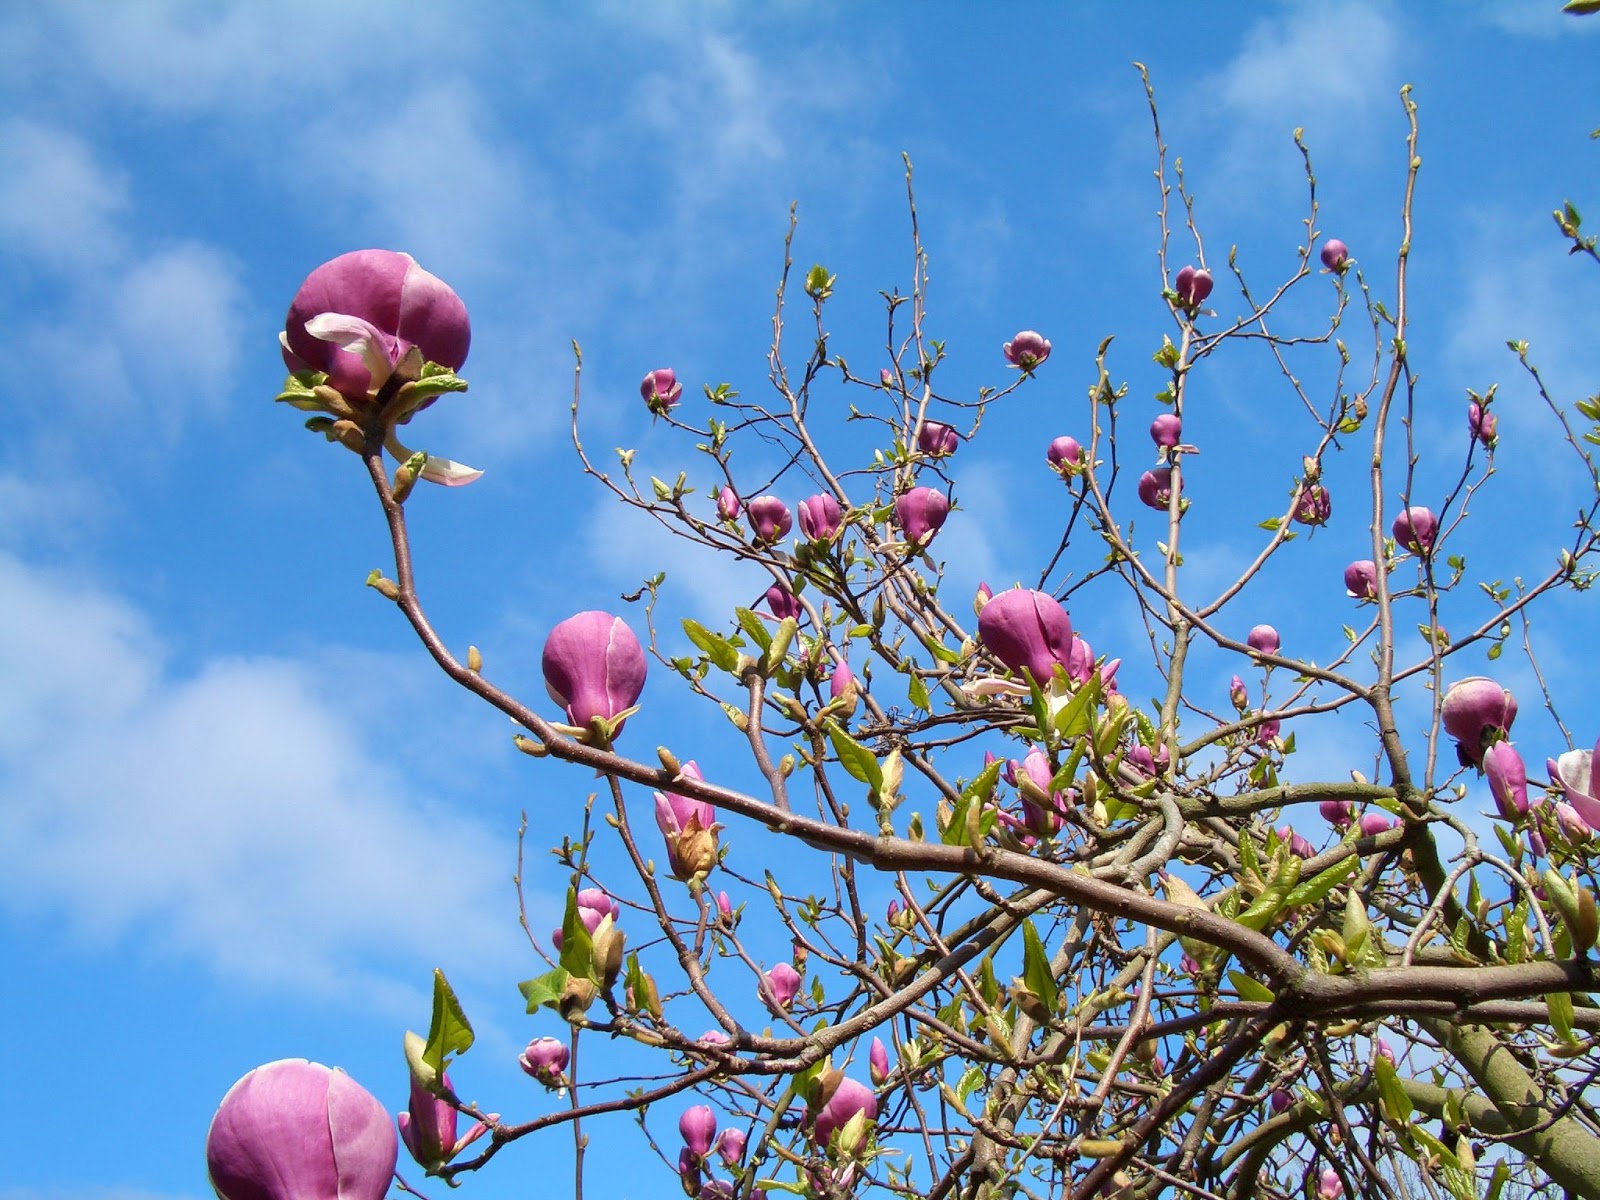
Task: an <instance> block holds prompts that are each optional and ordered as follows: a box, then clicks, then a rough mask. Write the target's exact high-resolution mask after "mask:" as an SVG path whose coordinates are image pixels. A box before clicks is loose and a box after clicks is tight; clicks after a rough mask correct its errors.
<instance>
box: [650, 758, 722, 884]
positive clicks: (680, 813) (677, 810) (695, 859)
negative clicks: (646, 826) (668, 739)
mask: <svg viewBox="0 0 1600 1200" xmlns="http://www.w3.org/2000/svg"><path fill="white" fill-rule="evenodd" d="M678 775H679V778H681V779H692V780H694V781H695V782H696V783H700V782H704V780H705V776H704V775H702V774H701V773H700V768H699V767H698V766H696V765H695V763H694V761H693V760H692V759H691V760H690V761H689V762H686V763H684V764H683V769H682V770H681V771H680V772H679V773H678ZM655 797H656V826H657V828H659V829H660V830H661V836H662V837H663V838H665V839H666V843H667V862H668V864H669V865H670V866H671V868H672V876H673V878H674V879H692V878H693V877H694V876H695V875H696V874H699V873H702V872H706V871H709V870H710V869H711V868H712V867H713V866H715V865H716V862H717V830H718V829H720V828H721V826H720V825H718V824H717V810H716V808H715V807H713V806H712V804H711V803H710V802H709V801H707V800H695V799H693V798H691V797H689V796H680V795H678V794H677V793H676V792H657V793H656V794H655Z"/></svg>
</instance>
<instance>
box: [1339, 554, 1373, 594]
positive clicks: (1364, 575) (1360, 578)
mask: <svg viewBox="0 0 1600 1200" xmlns="http://www.w3.org/2000/svg"><path fill="white" fill-rule="evenodd" d="M1344 590H1345V594H1346V595H1348V596H1354V597H1355V598H1356V599H1357V600H1376V599H1377V598H1378V564H1377V563H1375V562H1373V561H1372V560H1371V559H1370V558H1364V559H1362V560H1361V561H1360V562H1353V563H1351V564H1350V565H1349V566H1348V567H1346V568H1345V569H1344Z"/></svg>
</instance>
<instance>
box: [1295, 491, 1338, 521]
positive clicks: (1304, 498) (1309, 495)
mask: <svg viewBox="0 0 1600 1200" xmlns="http://www.w3.org/2000/svg"><path fill="white" fill-rule="evenodd" d="M1332 515H1333V497H1332V496H1330V495H1329V494H1328V489H1327V488H1325V487H1323V486H1322V485H1321V484H1320V483H1312V484H1306V485H1304V486H1302V487H1301V489H1300V495H1299V496H1298V497H1297V498H1296V499H1295V502H1294V519H1295V520H1296V521H1298V522H1299V523H1300V524H1301V525H1326V524H1327V523H1328V518H1329V517H1330V516H1332Z"/></svg>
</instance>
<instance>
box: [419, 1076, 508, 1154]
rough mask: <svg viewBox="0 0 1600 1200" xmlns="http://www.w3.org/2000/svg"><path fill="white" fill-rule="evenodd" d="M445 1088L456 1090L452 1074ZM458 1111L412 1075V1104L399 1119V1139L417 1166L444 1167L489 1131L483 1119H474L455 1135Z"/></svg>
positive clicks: (445, 1077) (445, 1082)
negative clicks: (452, 1085) (462, 1132)
mask: <svg viewBox="0 0 1600 1200" xmlns="http://www.w3.org/2000/svg"><path fill="white" fill-rule="evenodd" d="M444 1086H445V1090H446V1091H449V1092H451V1093H452V1094H453V1093H454V1089H453V1088H451V1086H450V1076H449V1075H448V1074H446V1075H445V1076H444ZM458 1115H459V1114H457V1112H456V1110H455V1107H454V1106H453V1105H451V1104H449V1103H448V1102H446V1101H444V1100H442V1099H440V1098H439V1097H438V1096H435V1095H434V1094H433V1093H432V1092H430V1091H428V1089H427V1088H425V1087H423V1086H422V1085H421V1084H420V1083H418V1082H417V1077H416V1076H415V1075H413V1076H412V1077H411V1106H410V1108H408V1109H407V1110H406V1111H405V1112H403V1113H401V1114H400V1115H399V1117H398V1118H396V1123H397V1124H398V1125H399V1128H400V1140H401V1141H402V1142H404V1143H405V1147H406V1150H407V1151H408V1152H409V1153H410V1154H411V1157H412V1158H413V1159H415V1160H416V1164H417V1166H419V1167H421V1168H422V1169H423V1170H425V1171H428V1172H433V1171H436V1170H438V1169H439V1168H440V1167H442V1166H445V1165H446V1164H447V1163H449V1161H450V1160H451V1159H452V1158H454V1157H455V1156H456V1155H458V1154H460V1153H461V1151H462V1150H464V1149H465V1148H466V1147H467V1146H469V1145H471V1144H472V1143H473V1142H475V1141H477V1139H478V1138H480V1137H482V1136H483V1135H484V1134H486V1133H488V1132H489V1127H488V1126H487V1125H485V1124H484V1123H483V1122H482V1121H474V1122H473V1123H472V1128H470V1129H468V1130H467V1133H466V1136H465V1137H461V1138H457V1137H456V1123H457V1117H458Z"/></svg>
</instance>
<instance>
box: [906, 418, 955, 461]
mask: <svg viewBox="0 0 1600 1200" xmlns="http://www.w3.org/2000/svg"><path fill="white" fill-rule="evenodd" d="M959 445H961V438H960V436H959V435H957V433H956V431H955V430H954V429H952V428H950V426H948V425H943V424H941V423H940V422H938V421H924V422H923V423H922V428H920V429H918V430H917V449H918V450H921V451H922V452H923V453H924V454H929V455H932V456H933V457H934V458H948V457H950V455H952V454H954V453H955V452H956V447H958V446H959Z"/></svg>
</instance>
